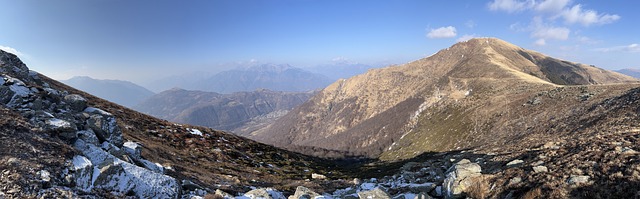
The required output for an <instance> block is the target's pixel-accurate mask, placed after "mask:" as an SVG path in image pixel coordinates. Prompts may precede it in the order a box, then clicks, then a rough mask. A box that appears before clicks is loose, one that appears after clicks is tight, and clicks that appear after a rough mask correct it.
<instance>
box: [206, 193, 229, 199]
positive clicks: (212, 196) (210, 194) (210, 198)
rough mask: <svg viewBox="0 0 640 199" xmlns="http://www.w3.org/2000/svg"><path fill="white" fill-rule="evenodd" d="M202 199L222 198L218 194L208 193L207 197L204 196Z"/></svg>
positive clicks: (222, 198)
mask: <svg viewBox="0 0 640 199" xmlns="http://www.w3.org/2000/svg"><path fill="white" fill-rule="evenodd" d="M204 199H224V197H223V196H221V195H218V194H212V193H209V194H207V195H204Z"/></svg>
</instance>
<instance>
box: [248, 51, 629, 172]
mask: <svg viewBox="0 0 640 199" xmlns="http://www.w3.org/2000/svg"><path fill="white" fill-rule="evenodd" d="M623 82H637V80H636V79H633V78H631V77H628V76H625V75H621V74H618V73H614V72H610V71H606V70H603V69H600V68H596V67H593V66H588V65H584V64H578V63H573V62H569V61H564V60H559V59H555V58H551V57H547V56H545V55H542V54H540V53H537V52H534V51H530V50H526V49H523V48H520V47H517V46H515V45H513V44H510V43H507V42H505V41H502V40H499V39H495V38H477V39H471V40H469V41H467V42H461V43H457V44H455V45H453V46H451V47H450V48H447V49H443V50H441V51H439V52H438V53H436V54H434V55H432V56H429V57H427V58H423V59H420V60H416V61H413V62H410V63H407V64H403V65H398V66H390V67H386V68H382V69H373V70H370V71H368V72H367V73H365V74H362V75H357V76H354V77H352V78H349V79H347V80H338V81H336V82H334V83H333V84H331V85H329V86H328V87H327V88H325V89H324V90H322V91H321V92H319V93H318V94H317V95H315V96H314V97H313V98H311V99H310V100H309V101H307V102H306V103H304V104H303V105H301V106H300V107H298V108H296V109H294V110H292V111H291V112H289V113H288V114H287V115H285V116H283V117H282V118H280V119H278V120H277V121H276V122H275V123H273V124H272V125H270V126H268V127H266V128H264V129H260V130H257V131H256V132H254V133H253V134H252V138H253V139H256V140H260V141H262V142H265V143H270V144H274V145H277V146H281V147H289V148H291V149H295V148H296V146H307V147H316V148H323V149H329V150H337V151H348V152H353V153H358V154H362V155H365V156H369V157H374V158H376V157H381V158H382V159H385V160H396V159H405V158H411V157H413V156H415V155H417V154H421V153H423V152H428V151H448V150H453V149H457V148H467V147H474V146H483V145H489V144H494V142H493V140H495V139H493V138H495V137H501V138H502V137H504V140H509V139H515V138H512V137H508V136H514V135H513V134H512V133H511V132H526V131H528V130H527V128H528V127H529V126H531V125H536V124H537V125H538V126H540V123H535V122H531V124H529V123H527V125H521V124H520V125H517V124H515V122H514V123H512V122H513V121H514V120H513V118H512V117H516V116H515V115H507V114H503V113H506V112H508V111H511V110H517V112H525V111H532V110H523V109H525V108H528V106H525V107H523V106H522V104H525V103H526V101H528V100H529V99H532V98H533V97H535V96H534V94H535V93H541V92H544V91H549V90H553V89H556V88H558V85H594V84H608V83H623ZM548 94H549V93H548ZM545 96H546V95H545ZM555 97H556V95H552V96H551V97H544V98H543V97H540V98H539V101H540V102H543V103H540V104H537V105H536V106H538V107H543V108H549V109H550V110H555V109H557V108H559V107H560V106H559V107H553V106H556V105H553V104H550V103H549V102H550V101H552V100H556V101H557V99H549V98H555ZM524 99H526V100H524ZM571 99H573V97H571ZM523 100H524V101H523ZM565 100H566V101H567V102H568V100H569V99H568V98H566V99H565ZM589 100H590V99H589ZM563 101H564V100H563ZM554 103H555V102H554ZM573 104H574V106H576V105H575V103H573ZM543 108H540V109H538V111H540V112H536V113H535V114H532V115H531V116H529V115H528V114H520V115H518V117H524V118H522V121H534V120H536V119H537V120H541V119H540V118H539V117H538V118H536V117H535V116H533V115H539V114H541V113H542V112H545V111H543V110H542V109H543ZM513 112H516V111H513ZM546 112H550V111H546ZM558 117H560V115H556V116H555V117H554V116H551V117H548V118H545V120H547V119H549V120H551V118H558ZM505 126H507V127H508V130H507V128H503V127H505ZM500 140H502V139H500ZM495 144H496V145H501V144H503V143H495Z"/></svg>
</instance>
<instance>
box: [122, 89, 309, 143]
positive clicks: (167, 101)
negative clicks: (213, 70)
mask: <svg viewBox="0 0 640 199" xmlns="http://www.w3.org/2000/svg"><path fill="white" fill-rule="evenodd" d="M313 94H314V92H298V93H292V92H281V91H270V90H265V89H262V90H257V91H252V92H235V93H231V94H219V93H214V92H204V91H190V90H184V89H171V90H167V91H163V92H161V93H158V94H156V95H153V96H151V97H149V98H147V99H146V100H144V101H142V102H141V103H140V104H138V105H137V106H134V107H133V108H134V109H135V110H137V111H140V112H143V113H147V114H150V115H153V116H156V117H158V118H161V119H166V120H169V121H173V122H179V123H186V124H192V125H200V126H207V127H211V128H214V129H220V130H226V131H232V132H234V133H236V134H239V135H246V133H247V132H251V131H253V130H256V129H258V128H261V127H264V126H266V125H267V124H270V123H271V122H273V121H274V120H275V119H278V118H279V117H280V116H282V115H284V114H286V113H287V112H288V111H289V110H291V109H293V108H294V107H296V106H298V105H300V104H302V103H304V102H305V101H307V99H309V98H310V97H311V96H312V95H313Z"/></svg>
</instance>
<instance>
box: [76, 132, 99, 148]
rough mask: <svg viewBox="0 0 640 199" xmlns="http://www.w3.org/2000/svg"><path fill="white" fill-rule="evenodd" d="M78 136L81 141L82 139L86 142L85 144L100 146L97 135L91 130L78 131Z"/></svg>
mask: <svg viewBox="0 0 640 199" xmlns="http://www.w3.org/2000/svg"><path fill="white" fill-rule="evenodd" d="M76 134H77V136H78V138H79V139H82V140H84V141H85V142H87V143H89V144H93V145H99V144H100V140H98V137H97V136H96V133H94V132H93V130H91V129H87V130H82V131H78V132H76Z"/></svg>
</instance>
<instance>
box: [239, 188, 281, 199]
mask: <svg viewBox="0 0 640 199" xmlns="http://www.w3.org/2000/svg"><path fill="white" fill-rule="evenodd" d="M244 196H245V197H249V198H251V199H286V198H285V197H284V195H282V193H280V192H279V191H278V190H276V189H273V188H261V189H254V190H251V191H249V192H247V193H245V194H244Z"/></svg>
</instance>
